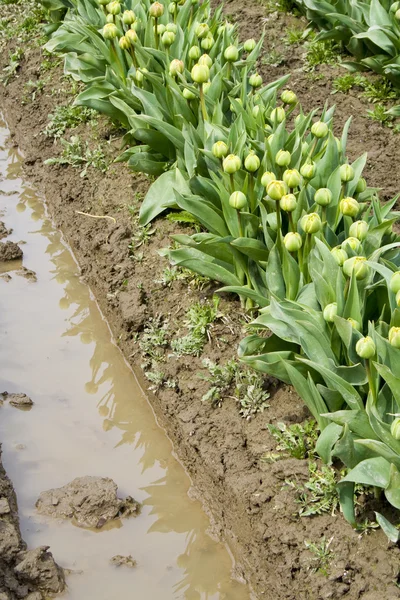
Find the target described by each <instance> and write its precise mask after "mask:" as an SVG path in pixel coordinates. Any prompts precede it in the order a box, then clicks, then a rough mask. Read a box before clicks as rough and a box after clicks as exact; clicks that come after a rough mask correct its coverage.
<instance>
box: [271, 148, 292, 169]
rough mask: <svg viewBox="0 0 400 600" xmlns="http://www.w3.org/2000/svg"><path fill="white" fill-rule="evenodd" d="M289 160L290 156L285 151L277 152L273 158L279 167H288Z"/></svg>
mask: <svg viewBox="0 0 400 600" xmlns="http://www.w3.org/2000/svg"><path fill="white" fill-rule="evenodd" d="M291 160H292V155H291V154H290V152H288V151H287V150H279V151H278V152H277V154H276V156H275V162H276V164H277V165H279V166H280V167H288V166H289V165H290V161H291Z"/></svg>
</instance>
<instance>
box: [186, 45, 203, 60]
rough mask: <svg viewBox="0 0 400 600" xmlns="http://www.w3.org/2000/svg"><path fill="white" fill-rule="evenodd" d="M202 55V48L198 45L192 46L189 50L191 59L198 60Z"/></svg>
mask: <svg viewBox="0 0 400 600" xmlns="http://www.w3.org/2000/svg"><path fill="white" fill-rule="evenodd" d="M200 56H201V50H200V48H199V47H198V46H192V47H191V48H190V50H189V58H190V59H191V60H198V59H199V58H200Z"/></svg>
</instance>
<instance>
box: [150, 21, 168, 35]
mask: <svg viewBox="0 0 400 600" xmlns="http://www.w3.org/2000/svg"><path fill="white" fill-rule="evenodd" d="M153 29H154V31H156V28H155V27H154V28H153ZM166 30H167V28H166V27H165V25H163V24H162V23H160V24H159V25H157V33H158V35H163V33H165V32H166Z"/></svg>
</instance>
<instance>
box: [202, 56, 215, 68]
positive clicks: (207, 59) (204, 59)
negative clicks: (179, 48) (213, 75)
mask: <svg viewBox="0 0 400 600" xmlns="http://www.w3.org/2000/svg"><path fill="white" fill-rule="evenodd" d="M212 64H213V61H212V58H211V56H208V54H202V55H201V56H200V58H199V65H206V67H208V68H209V69H211V67H212Z"/></svg>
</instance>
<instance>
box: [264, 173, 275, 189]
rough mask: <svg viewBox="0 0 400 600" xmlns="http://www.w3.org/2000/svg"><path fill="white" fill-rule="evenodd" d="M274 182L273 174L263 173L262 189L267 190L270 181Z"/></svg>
mask: <svg viewBox="0 0 400 600" xmlns="http://www.w3.org/2000/svg"><path fill="white" fill-rule="evenodd" d="M275 180H276V175H275V173H272V171H265V173H264V174H263V176H262V177H261V185H262V186H263V187H265V188H267V187H268V186H269V184H270V183H271V181H275Z"/></svg>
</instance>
